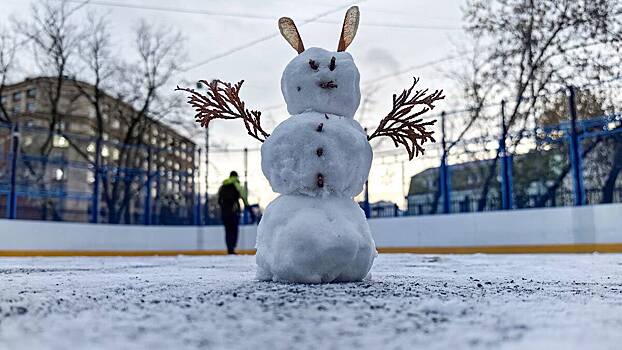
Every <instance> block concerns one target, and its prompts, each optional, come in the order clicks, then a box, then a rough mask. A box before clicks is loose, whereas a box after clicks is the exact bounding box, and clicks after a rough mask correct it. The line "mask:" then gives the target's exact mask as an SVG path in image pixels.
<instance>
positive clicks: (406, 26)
mask: <svg viewBox="0 0 622 350" xmlns="http://www.w3.org/2000/svg"><path fill="white" fill-rule="evenodd" d="M57 1H62V0H57ZM65 1H67V2H74V3H80V2H84V0H65ZM86 2H88V4H89V5H96V6H106V7H119V8H130V9H136V10H149V11H160V12H171V13H183V14H191V15H204V16H213V17H225V18H238V19H254V20H265V21H276V20H278V18H277V17H274V16H270V15H257V14H247V13H234V12H224V11H211V10H203V9H196V8H195V9H183V8H177V7H170V6H153V5H137V4H127V3H121V2H117V1H103V0H90V1H89V0H87V1H86ZM83 5H86V4H83ZM314 22H316V23H323V24H341V22H339V21H333V20H317V21H314ZM365 26H366V27H383V28H404V29H430V30H462V27H459V26H442V25H441V26H437V25H421V24H409V23H384V22H372V23H367V22H366V23H365Z"/></svg>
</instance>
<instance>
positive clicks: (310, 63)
mask: <svg viewBox="0 0 622 350" xmlns="http://www.w3.org/2000/svg"><path fill="white" fill-rule="evenodd" d="M309 66H311V69H313V70H318V68H320V65H319V64H317V62H315V61H314V60H309Z"/></svg>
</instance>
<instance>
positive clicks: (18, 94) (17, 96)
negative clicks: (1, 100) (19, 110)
mask: <svg viewBox="0 0 622 350" xmlns="http://www.w3.org/2000/svg"><path fill="white" fill-rule="evenodd" d="M21 100H22V92H21V91H17V92H14V93H13V101H15V102H19V101H21Z"/></svg>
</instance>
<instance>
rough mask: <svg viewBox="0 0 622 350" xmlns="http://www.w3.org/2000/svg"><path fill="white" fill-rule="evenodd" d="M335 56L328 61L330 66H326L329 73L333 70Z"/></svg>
mask: <svg viewBox="0 0 622 350" xmlns="http://www.w3.org/2000/svg"><path fill="white" fill-rule="evenodd" d="M335 61H336V59H335V56H333V58H331V59H330V65H328V69H330V70H331V71H333V70H335Z"/></svg>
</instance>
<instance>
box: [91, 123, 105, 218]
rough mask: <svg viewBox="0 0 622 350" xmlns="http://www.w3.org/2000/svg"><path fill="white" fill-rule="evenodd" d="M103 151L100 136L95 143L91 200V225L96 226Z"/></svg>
mask: <svg viewBox="0 0 622 350" xmlns="http://www.w3.org/2000/svg"><path fill="white" fill-rule="evenodd" d="M101 149H102V138H101V135H100V136H98V137H97V141H95V168H94V169H93V172H94V174H93V175H94V180H93V197H92V199H91V223H93V224H96V223H97V222H98V220H99V179H100V167H101Z"/></svg>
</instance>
